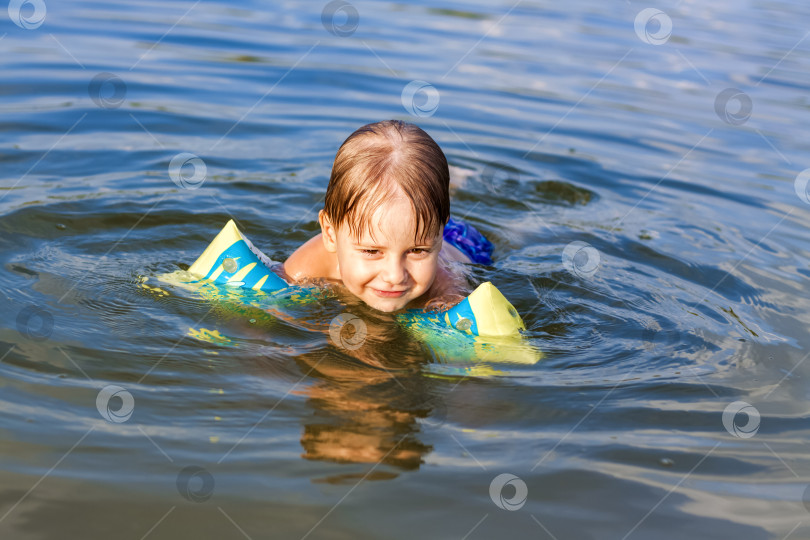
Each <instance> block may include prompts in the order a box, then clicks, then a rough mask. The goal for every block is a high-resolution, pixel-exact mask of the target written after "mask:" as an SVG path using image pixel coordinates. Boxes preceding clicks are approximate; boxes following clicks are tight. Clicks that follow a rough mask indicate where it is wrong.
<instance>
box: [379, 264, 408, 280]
mask: <svg viewBox="0 0 810 540" xmlns="http://www.w3.org/2000/svg"><path fill="white" fill-rule="evenodd" d="M407 275H408V272H407V270H405V265H404V264H403V261H402V260H401V259H399V258H397V257H391V258H390V259H389V260H387V261H386V263H385V268H384V269H383V275H382V278H383V280H384V281H385V282H386V283H390V284H391V285H398V284H400V283H403V282H404V281H405V279H406V277H407Z"/></svg>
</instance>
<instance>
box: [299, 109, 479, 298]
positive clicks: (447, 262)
mask: <svg viewBox="0 0 810 540" xmlns="http://www.w3.org/2000/svg"><path fill="white" fill-rule="evenodd" d="M449 186H450V173H449V169H448V166H447V159H446V158H445V156H444V153H443V152H442V150H441V149H440V148H439V145H438V144H436V142H435V141H434V140H433V139H432V138H431V137H430V135H428V134H427V133H425V132H424V131H422V130H421V129H420V128H419V127H417V126H415V125H413V124H408V123H405V122H400V121H396V120H388V121H385V122H377V123H374V124H368V125H366V126H363V127H361V128H360V129H358V130H357V131H355V132H354V133H352V134H351V135H350V136H349V138H348V139H346V140H345V141H344V142H343V144H342V145H341V146H340V149H339V150H338V152H337V155H336V156H335V162H334V165H333V167H332V175H331V177H330V179H329V187H328V188H327V190H326V198H325V201H324V208H323V210H321V211H320V212H319V213H318V221H319V222H320V225H321V233H320V234H319V235H317V236H315V237H314V238H311V239H310V240H309V241H307V242H306V243H305V244H304V245H302V246H301V247H299V248H298V249H297V250H296V251H295V252H294V253H293V254H292V255H290V258H289V259H287V261H286V262H285V263H284V271H285V273H286V274H287V276H289V277H290V278H291V279H293V280H295V281H301V280H306V279H312V278H326V279H329V280H335V281H339V282H341V283H342V284H343V285H344V286H345V287H346V289H348V291H349V292H351V293H352V294H354V295H355V296H357V297H359V298H360V299H361V300H362V301H364V302H365V303H366V304H368V305H369V306H371V307H373V308H375V309H378V310H380V311H385V312H392V311H397V310H400V309H405V308H408V309H411V308H425V307H427V308H438V307H449V306H450V305H453V304H455V303H457V302H459V301H461V300H462V299H463V298H464V296H465V295H466V294H467V293H468V291H467V290H466V287H465V285H466V280H465V278H464V275H463V272H462V271H461V270H460V268H459V265H457V264H454V263H459V262H466V263H469V262H472V261H475V262H480V263H484V264H491V259H490V253H491V252H492V244H491V243H490V242H489V241H488V240H487V239H486V238H484V237H483V236H482V235H481V234H480V233H479V232H478V231H476V230H475V229H473V228H472V226H470V225H467V224H464V223H461V222H457V221H453V220H452V219H450V195H449ZM443 240H446V241H447V242H443Z"/></svg>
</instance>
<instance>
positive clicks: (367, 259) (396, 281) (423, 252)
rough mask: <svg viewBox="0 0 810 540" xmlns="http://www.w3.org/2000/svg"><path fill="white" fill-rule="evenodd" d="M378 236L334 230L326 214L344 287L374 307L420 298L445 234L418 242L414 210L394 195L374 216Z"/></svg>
mask: <svg viewBox="0 0 810 540" xmlns="http://www.w3.org/2000/svg"><path fill="white" fill-rule="evenodd" d="M370 223H371V227H372V228H373V237H372V235H371V234H369V232H368V231H364V232H363V234H362V236H361V237H360V238H355V237H354V236H353V235H352V234H351V229H350V228H349V227H347V226H345V225H344V226H342V227H339V228H338V229H335V228H334V227H333V226H332V224H331V223H329V220H328V218H327V217H326V216H325V215H323V214H322V215H321V227H322V230H323V236H324V244H325V245H326V249H327V250H329V251H331V252H334V253H336V254H337V258H338V265H339V266H338V269H339V273H340V276H341V279H342V280H343V285H344V286H345V287H346V288H347V289H349V291H350V292H351V293H352V294H354V295H355V296H357V297H359V298H360V299H361V300H363V301H364V302H365V303H366V304H368V305H369V306H371V307H373V308H375V309H378V310H380V311H386V312H390V311H396V310H399V309H403V308H405V307H406V306H407V305H408V304H409V303H410V302H411V301H413V300H416V299H417V298H419V297H420V296H422V295H423V294H425V292H427V290H428V289H429V288H430V286H431V285H432V284H433V281H434V279H435V278H436V272H437V270H438V262H439V251H440V250H441V247H442V236H441V234H439V235H437V237H435V238H431V239H429V240H425V241H424V242H421V243H420V242H417V241H416V240H415V239H414V231H415V230H416V221H415V216H414V211H413V208H412V207H411V204H410V202H409V201H408V200H407V199H406V198H405V197H404V196H393V197H392V199H391V200H390V201H388V202H386V203H385V204H383V205H382V206H380V207H379V208H378V209H377V211H376V212H375V214H374V215H373V216H372V219H371V222H370Z"/></svg>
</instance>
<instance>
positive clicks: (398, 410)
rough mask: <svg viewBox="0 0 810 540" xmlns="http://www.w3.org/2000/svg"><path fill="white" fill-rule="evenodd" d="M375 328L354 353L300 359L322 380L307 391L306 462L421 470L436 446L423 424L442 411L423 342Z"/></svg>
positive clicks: (382, 475) (337, 352)
mask: <svg viewBox="0 0 810 540" xmlns="http://www.w3.org/2000/svg"><path fill="white" fill-rule="evenodd" d="M373 328H374V338H373V339H369V340H368V341H367V342H366V343H365V344H364V345H363V346H362V347H360V348H359V349H357V350H355V351H350V352H344V351H340V350H339V349H337V348H332V347H330V348H328V349H325V350H322V351H320V352H318V353H310V354H306V355H303V356H299V357H298V360H299V365H300V366H301V368H302V370H303V371H304V372H309V375H310V377H314V378H317V379H318V381H317V382H316V383H315V384H313V385H312V386H311V387H309V388H308V390H307V394H308V395H309V400H308V402H307V404H308V405H309V406H310V407H311V408H312V410H313V414H312V416H311V417H309V418H305V420H304V424H305V425H304V430H303V434H302V436H301V445H302V446H303V448H304V453H303V454H302V457H304V458H306V459H314V460H325V461H332V462H338V463H373V464H377V463H384V464H386V465H390V466H393V467H397V468H399V469H404V470H414V469H418V468H419V466H420V464H421V463H422V462H423V458H424V456H425V455H426V454H427V453H428V452H430V451H431V450H433V447H432V446H430V445H426V444H424V443H423V442H422V441H421V440H419V437H418V434H419V431H420V424H419V422H418V421H417V419H419V418H426V417H428V416H430V415H431V413H432V412H433V411H434V410H435V409H436V406H435V403H434V401H435V398H433V397H431V395H430V393H429V385H430V380H429V379H427V378H425V377H423V376H422V375H421V374H420V362H423V361H424V360H420V353H419V351H420V349H419V346H418V344H415V343H413V342H409V341H408V340H406V339H403V336H402V335H401V334H400V333H399V332H398V329H397V328H396V325H389V326H388V328H387V329H386V330H385V331H380V328H381V326H376V325H374V327H373ZM385 333H388V334H389V336H388V338H391V337H393V338H394V339H386V338H385V336H384V334H385ZM391 334H394V336H392V335H391ZM396 334H400V335H396ZM381 336H383V337H382V338H381ZM383 339H384V340H385V341H387V343H381V341H383ZM349 354H351V356H349ZM394 476H396V475H393V476H392V475H391V474H390V473H377V474H375V475H374V476H372V475H369V478H372V479H381V478H390V477H394ZM341 478H342V476H341ZM334 479H337V477H335V478H334Z"/></svg>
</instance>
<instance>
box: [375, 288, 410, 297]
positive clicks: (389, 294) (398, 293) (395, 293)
mask: <svg viewBox="0 0 810 540" xmlns="http://www.w3.org/2000/svg"><path fill="white" fill-rule="evenodd" d="M372 290H373V291H374V294H376V295H377V296H382V297H383V298H399V297H400V296H402V295H403V294H405V292H406V291H404V290H403V291H381V290H379V289H372Z"/></svg>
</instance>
